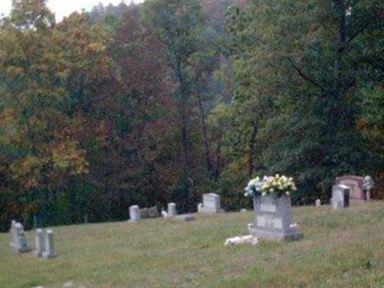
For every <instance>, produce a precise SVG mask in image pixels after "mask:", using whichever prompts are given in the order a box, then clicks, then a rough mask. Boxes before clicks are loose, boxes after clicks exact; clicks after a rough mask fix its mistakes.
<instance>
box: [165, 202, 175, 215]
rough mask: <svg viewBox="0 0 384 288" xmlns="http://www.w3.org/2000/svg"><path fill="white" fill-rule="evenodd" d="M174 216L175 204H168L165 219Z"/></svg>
mask: <svg viewBox="0 0 384 288" xmlns="http://www.w3.org/2000/svg"><path fill="white" fill-rule="evenodd" d="M174 216H176V204H175V203H168V215H167V217H174Z"/></svg>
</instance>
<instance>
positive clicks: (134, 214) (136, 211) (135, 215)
mask: <svg viewBox="0 0 384 288" xmlns="http://www.w3.org/2000/svg"><path fill="white" fill-rule="evenodd" d="M129 218H130V220H129V222H133V223H136V222H139V221H140V219H141V213H140V208H139V206H137V205H133V206H131V207H129Z"/></svg>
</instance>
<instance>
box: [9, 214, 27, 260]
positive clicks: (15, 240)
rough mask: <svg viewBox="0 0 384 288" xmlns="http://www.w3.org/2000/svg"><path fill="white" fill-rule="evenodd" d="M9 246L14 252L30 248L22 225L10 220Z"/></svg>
mask: <svg viewBox="0 0 384 288" xmlns="http://www.w3.org/2000/svg"><path fill="white" fill-rule="evenodd" d="M10 232H11V241H12V242H11V248H12V251H14V252H16V253H24V252H29V251H30V248H29V247H28V242H27V236H26V233H25V231H24V228H23V225H21V224H20V223H17V222H15V221H12V224H11V230H10Z"/></svg>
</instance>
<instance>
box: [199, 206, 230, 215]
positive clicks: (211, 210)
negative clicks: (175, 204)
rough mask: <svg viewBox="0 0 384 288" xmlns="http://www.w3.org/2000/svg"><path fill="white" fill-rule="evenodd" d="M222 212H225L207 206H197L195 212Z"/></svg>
mask: <svg viewBox="0 0 384 288" xmlns="http://www.w3.org/2000/svg"><path fill="white" fill-rule="evenodd" d="M224 212H225V210H224V209H219V210H216V209H212V208H208V207H199V208H198V211H197V213H199V214H217V213H224Z"/></svg>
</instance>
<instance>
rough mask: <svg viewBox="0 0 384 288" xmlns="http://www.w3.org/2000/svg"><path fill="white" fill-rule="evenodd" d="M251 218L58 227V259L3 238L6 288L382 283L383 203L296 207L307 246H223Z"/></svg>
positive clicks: (1, 274) (1, 270) (1, 267)
mask: <svg viewBox="0 0 384 288" xmlns="http://www.w3.org/2000/svg"><path fill="white" fill-rule="evenodd" d="M253 220H254V214H253V212H248V213H244V214H240V213H226V214H221V215H214V216H206V217H203V216H197V217H196V221H194V222H189V223H181V222H175V221H171V220H167V219H154V220H144V221H142V222H140V223H138V224H132V223H128V222H119V223H108V224H94V225H78V226H68V227H55V228H54V231H55V238H56V239H55V240H56V243H55V244H56V248H57V252H58V254H59V256H58V257H57V258H55V259H52V260H42V259H36V258H35V257H34V256H33V254H32V253H29V254H22V255H13V254H12V253H11V251H10V247H9V238H10V235H9V234H0V287H1V288H3V287H4V288H12V287H34V286H40V285H41V286H44V287H62V286H63V284H64V283H66V282H72V283H73V284H75V285H76V286H75V287H79V286H81V285H84V286H86V287H228V288H235V287H384V202H374V203H369V204H355V205H353V206H352V207H351V208H348V209H345V210H342V211H333V210H332V209H331V207H330V206H323V207H322V208H320V209H318V208H315V207H300V208H295V209H294V222H297V223H298V224H299V225H300V229H301V231H302V232H303V233H304V238H303V239H302V240H301V241H298V242H281V243H278V242H262V243H261V244H260V245H258V246H255V247H253V246H238V247H224V245H223V243H224V241H225V239H226V238H228V237H233V236H237V235H244V234H246V225H247V223H250V222H252V221H253ZM33 235H34V233H33V231H29V232H28V239H29V243H30V244H32V245H33Z"/></svg>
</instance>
